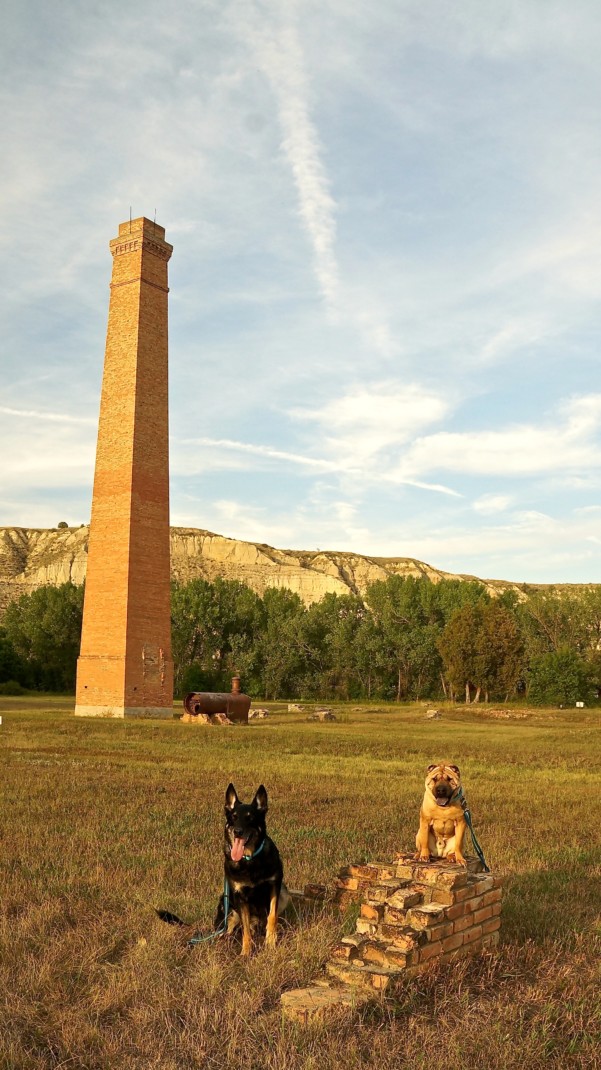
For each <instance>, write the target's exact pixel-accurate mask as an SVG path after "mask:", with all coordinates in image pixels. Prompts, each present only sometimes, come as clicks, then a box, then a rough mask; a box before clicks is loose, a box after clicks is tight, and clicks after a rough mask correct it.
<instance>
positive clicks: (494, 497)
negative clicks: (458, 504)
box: [472, 494, 512, 516]
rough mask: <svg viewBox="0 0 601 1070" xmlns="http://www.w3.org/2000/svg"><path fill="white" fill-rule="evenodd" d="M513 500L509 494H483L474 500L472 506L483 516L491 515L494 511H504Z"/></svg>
mask: <svg viewBox="0 0 601 1070" xmlns="http://www.w3.org/2000/svg"><path fill="white" fill-rule="evenodd" d="M511 500H512V499H511V498H510V497H509V496H508V495H507V494H483V495H482V496H481V497H480V498H478V499H477V500H476V501H475V502H474V504H473V507H472V508H474V509H475V510H476V512H477V513H480V514H481V515H482V516H491V515H493V514H494V513H504V512H505V511H506V510H507V509H508V508H509V506H510V505H511Z"/></svg>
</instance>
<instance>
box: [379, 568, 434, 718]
mask: <svg viewBox="0 0 601 1070" xmlns="http://www.w3.org/2000/svg"><path fill="white" fill-rule="evenodd" d="M431 587H432V584H431V583H430V581H429V580H427V579H425V578H420V579H415V578H414V577H412V576H409V577H406V576H390V577H389V578H388V579H387V580H380V581H377V582H376V583H373V584H371V585H370V586H369V587H368V589H367V594H366V602H367V606H368V607H369V609H370V611H371V613H372V618H373V630H372V649H373V652H374V663H375V666H376V667H377V668H378V669H379V671H380V676H381V680H382V683H385V693H386V691H388V694H389V695H393V694H394V696H395V697H396V700H397V702H400V700H401V699H402V698H406V697H407V696H408V695H413V696H416V697H417V696H419V694H420V692H421V693H423V690H424V689H430V688H431V687H432V682H433V680H435V679H436V676H437V673H438V671H439V669H440V658H439V655H438V650H437V637H438V632H439V629H440V624H439V623H438V621H440V619H441V616H442V613H441V609H440V603H439V601H437V599H436V598H432V592H431V590H430V589H429V588H431Z"/></svg>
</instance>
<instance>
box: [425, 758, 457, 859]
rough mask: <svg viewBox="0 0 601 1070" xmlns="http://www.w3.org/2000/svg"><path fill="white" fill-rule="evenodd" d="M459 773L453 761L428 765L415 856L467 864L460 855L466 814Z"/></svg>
mask: <svg viewBox="0 0 601 1070" xmlns="http://www.w3.org/2000/svg"><path fill="white" fill-rule="evenodd" d="M460 787H461V775H460V773H459V769H458V767H457V766H456V765H446V764H445V763H444V762H441V763H440V765H429V766H428V770H427V773H426V791H425V794H424V800H423V802H422V806H421V810H420V812H419V832H418V834H417V836H416V837H415V844H416V847H417V854H416V856H415V857H416V858H419V859H420V861H421V862H428V861H429V860H430V857H433V858H446V859H447V861H448V862H459V863H460V864H461V865H462V866H465V865H467V863H466V861H465V858H464V857H463V850H462V848H463V837H464V835H465V817H464V816H463V809H462V807H461V803H460V801H459V799H458V798H457V793H458V791H459V788H460Z"/></svg>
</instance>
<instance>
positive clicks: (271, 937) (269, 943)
mask: <svg viewBox="0 0 601 1070" xmlns="http://www.w3.org/2000/svg"><path fill="white" fill-rule="evenodd" d="M277 942H278V934H277V933H276V932H275V931H274V932H272V933H270V932H268V933H267V934H266V936H265V947H275V946H276V944H277Z"/></svg>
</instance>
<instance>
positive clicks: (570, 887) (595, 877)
mask: <svg viewBox="0 0 601 1070" xmlns="http://www.w3.org/2000/svg"><path fill="white" fill-rule="evenodd" d="M599 865H600V859H599V855H597V854H593V852H592V851H577V852H572V853H570V854H569V855H566V854H565V853H562V854H561V855H558V857H557V859H556V861H555V862H554V860H553V858H552V857H549V858H547V859H546V860H545V867H544V868H541V869H537V870H530V871H528V872H525V873H516V874H511V875H508V876H507V877H506V878H505V881H504V889H503V911H502V915H501V917H502V925H501V937H502V940H503V942H505V943H511V944H514V943H522V942H523V941H525V940H533V941H534V942H535V943H540V942H542V941H546V940H558V939H560V940H563V941H565V940H566V938H568V939H569V937H570V934H572V935H573V936H577V935H579V934H581V933H584V932H587V931H588V932H590V931H597V932H601V926H600V923H599V918H600V917H601V881H600V880H599Z"/></svg>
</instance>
